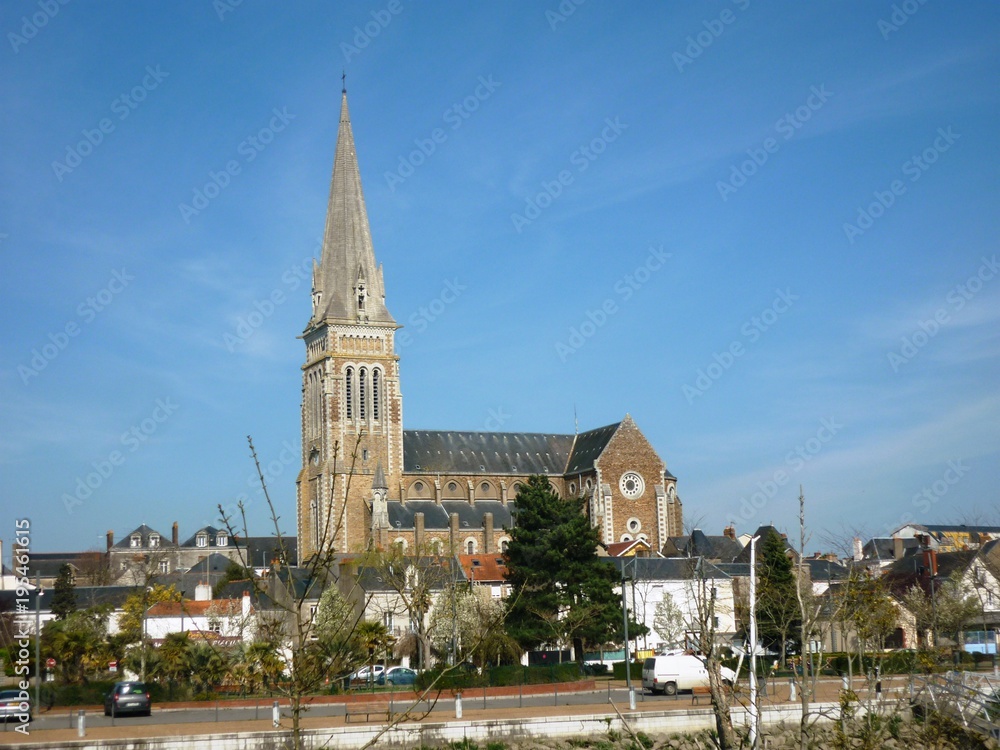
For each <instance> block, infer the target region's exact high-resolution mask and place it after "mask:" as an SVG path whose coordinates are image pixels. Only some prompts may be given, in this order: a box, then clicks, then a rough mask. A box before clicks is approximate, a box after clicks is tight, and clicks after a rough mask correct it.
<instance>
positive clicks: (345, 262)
mask: <svg viewBox="0 0 1000 750" xmlns="http://www.w3.org/2000/svg"><path fill="white" fill-rule="evenodd" d="M324 320H329V321H331V322H336V323H348V324H357V323H361V324H365V323H368V324H372V325H383V326H385V325H388V326H392V327H393V328H396V327H398V326H397V325H396V321H395V320H394V319H393V317H392V315H391V314H390V313H389V311H388V310H387V309H386V306H385V285H384V283H383V281H382V267H381V266H379V265H377V264H376V262H375V249H374V247H373V245H372V237H371V229H370V228H369V226H368V211H367V210H366V208H365V197H364V193H363V192H362V190H361V173H360V171H359V170H358V158H357V154H356V153H355V151H354V133H353V131H352V130H351V116H350V113H349V111H348V109H347V92H346V91H343V92H342V94H341V105H340V129H339V132H338V133H337V151H336V155H335V156H334V160H333V178H332V180H331V182H330V201H329V203H328V204H327V210H326V230H325V232H324V234H323V254H322V257H321V259H320V264H319V268H318V269H316V271H315V273H314V278H313V316H312V321H311V323H310V324H311V325H312V324H318V323H320V322H322V321H324Z"/></svg>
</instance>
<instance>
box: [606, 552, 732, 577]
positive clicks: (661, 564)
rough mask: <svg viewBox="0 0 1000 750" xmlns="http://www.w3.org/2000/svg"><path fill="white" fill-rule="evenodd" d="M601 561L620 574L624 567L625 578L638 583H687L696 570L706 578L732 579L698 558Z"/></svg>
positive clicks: (611, 559)
mask: <svg viewBox="0 0 1000 750" xmlns="http://www.w3.org/2000/svg"><path fill="white" fill-rule="evenodd" d="M601 559H602V560H607V562H608V563H609V564H611V565H613V566H614V567H615V569H616V570H618V571H619V572H620V571H621V570H622V568H623V567H624V569H625V577H626V578H634V579H635V580H638V581H686V580H689V579H691V578H692V577H694V576H695V571H696V570H699V571H704V575H705V577H706V578H729V577H730V574H729V573H727V572H726V571H724V570H723V569H722V567H721V566H719V565H715V564H714V563H710V562H707V561H704V560H699V559H697V558H687V557H608V558H603V557H602V558H601ZM699 566H700V567H699ZM619 574H620V573H619Z"/></svg>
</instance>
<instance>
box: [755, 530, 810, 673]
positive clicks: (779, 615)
mask: <svg viewBox="0 0 1000 750" xmlns="http://www.w3.org/2000/svg"><path fill="white" fill-rule="evenodd" d="M761 542H762V544H761V548H760V557H759V558H758V563H757V564H758V568H759V570H758V572H759V575H760V581H759V583H758V587H757V630H758V633H759V634H760V640H761V643H762V644H763V645H764V647H765V648H768V649H771V650H774V651H777V652H778V653H780V654H781V661H782V662H784V661H785V654H786V653H787V650H788V647H789V646H791V647H792V648H793V649H797V647H798V642H799V623H800V621H801V619H802V615H801V613H800V611H799V602H798V596H797V592H796V588H795V573H794V572H793V570H792V561H791V560H790V559H789V557H788V553H787V545H786V544H785V539H784V537H782V536H781V535H780V534H779V533H777V532H776V531H775V530H774V529H770V530H769V531H768V534H767V536H766V537H764V538H763V539H762V540H761Z"/></svg>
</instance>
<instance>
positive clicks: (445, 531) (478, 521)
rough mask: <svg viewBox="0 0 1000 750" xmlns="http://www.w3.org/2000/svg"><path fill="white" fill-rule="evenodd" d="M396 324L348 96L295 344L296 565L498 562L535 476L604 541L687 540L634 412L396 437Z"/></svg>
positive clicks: (663, 469)
mask: <svg viewBox="0 0 1000 750" xmlns="http://www.w3.org/2000/svg"><path fill="white" fill-rule="evenodd" d="M400 328H401V326H400V325H399V324H398V323H397V322H396V320H395V319H394V318H393V316H392V314H391V313H390V312H389V308H388V306H387V298H386V290H385V280H384V278H383V274H382V266H380V265H378V264H377V263H376V260H375V250H374V245H373V242H372V236H371V229H370V227H369V225H368V213H367V211H366V209H365V200H364V194H363V193H362V190H361V174H360V171H359V169H358V159H357V154H356V153H355V148H354V134H353V132H352V129H351V119H350V113H349V111H348V107H347V92H346V90H345V91H344V92H343V93H342V99H341V108H340V126H339V131H338V134H337V146H336V152H335V155H334V162H333V178H332V181H331V185H330V199H329V203H328V206H327V214H326V229H325V231H324V234H323V245H322V254H321V258H320V262H319V264H318V265H317V264H315V262H314V265H313V282H312V315H311V317H310V319H309V322H308V324H307V325H306V327H305V330H304V332H303V333H302V335H301V338H302V339H303V340H304V342H305V349H306V352H305V353H306V356H305V364H303V365H302V469H301V471H300V472H299V475H298V479H297V480H296V485H297V506H298V507H297V512H298V549H299V555H300V558H301V559H308V558H309V557H310V556H312V555H313V554H315V553H316V552H318V551H320V550H321V549H322V550H327V551H333V552H338V553H341V552H343V553H346V552H357V551H360V550H363V549H366V548H368V547H369V546H372V545H374V546H379V547H382V548H386V547H388V546H390V545H396V544H398V545H401V546H402V547H404V548H405V549H406V550H407V551H408V552H410V553H419V554H424V553H431V554H433V553H437V554H442V553H445V554H480V555H490V554H497V553H500V552H503V550H504V549H505V548H506V544H507V542H508V541H509V532H508V531H507V530H508V529H510V528H511V526H512V525H513V524H514V518H515V515H516V507H515V504H514V499H515V497H516V496H517V492H518V489H519V487H520V484H521V483H522V482H524V481H525V480H526V479H527V478H528V477H529V476H531V475H533V474H542V475H545V476H547V477H548V478H549V481H550V482H551V483H552V486H553V487H554V489H555V490H556V491H557V492H558V493H559V494H560V495H562V496H563V497H569V496H575V497H579V498H583V499H584V513H586V514H587V516H588V518H589V519H590V522H591V523H592V524H593V525H594V526H595V527H597V528H598V529H599V536H600V538H601V540H602V542H603V543H604V544H605V545H610V544H613V543H616V542H628V541H632V540H637V539H641V540H643V541H645V542H647V543H648V544H649V545H650V546H651V547H652V548H653V549H654V550H660V549H661V548H662V547H663V545H664V544H665V543H666V541H667V539H668V538H669V537H676V536H680V535H681V534H682V528H681V527H682V521H681V501H680V498H679V497H678V495H677V490H676V483H677V478H676V477H675V476H674V475H673V474H671V473H670V471H668V470H667V466H666V463H664V461H663V460H662V459H661V458H660V457H659V456H658V455H657V453H656V451H655V449H654V448H653V446H652V445H650V443H649V441H648V440H647V439H646V438H645V436H644V435H643V434H642V432H641V431H640V430H639V428H638V426H636V424H635V422H634V421H633V420H632V418H631V417H630V416H629V415H626V416H625V418H624V419H623V420H622V421H621V422H618V423H617V424H611V425H607V426H604V427H598V428H597V429H594V430H589V431H587V432H581V433H577V434H574V433H552V434H549V433H521V432H461V431H448V430H404V429H403V395H402V389H401V383H400V369H399V355H398V354H397V353H396V347H395V336H396V331H398V330H399V329H400Z"/></svg>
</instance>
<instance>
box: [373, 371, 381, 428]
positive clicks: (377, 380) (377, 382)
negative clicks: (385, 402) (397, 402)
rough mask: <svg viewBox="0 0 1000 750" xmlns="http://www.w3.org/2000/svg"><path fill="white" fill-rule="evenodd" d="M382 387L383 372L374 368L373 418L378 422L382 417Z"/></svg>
mask: <svg viewBox="0 0 1000 750" xmlns="http://www.w3.org/2000/svg"><path fill="white" fill-rule="evenodd" d="M381 387H382V378H381V372H380V371H379V370H378V369H374V370H372V419H374V420H375V421H376V422H377V421H378V420H379V419H380V418H381V416H380V414H379V410H380V409H381V406H382V405H381V403H380V401H381V399H380V398H379V389H380V388H381Z"/></svg>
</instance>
